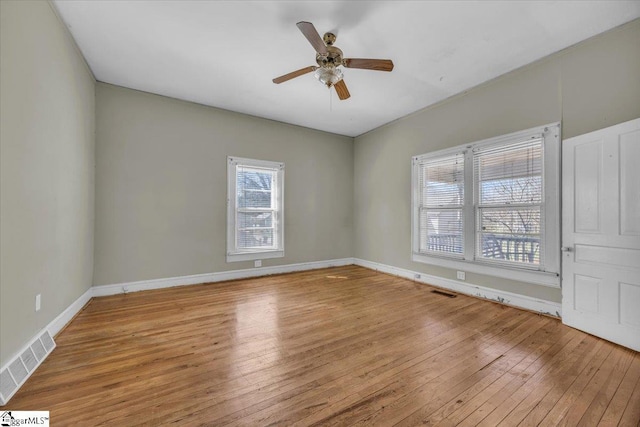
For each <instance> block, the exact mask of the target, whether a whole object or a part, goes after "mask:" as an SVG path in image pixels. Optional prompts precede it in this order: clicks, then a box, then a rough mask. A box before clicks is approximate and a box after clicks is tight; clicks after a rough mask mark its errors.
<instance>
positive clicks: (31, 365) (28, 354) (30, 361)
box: [20, 348, 38, 372]
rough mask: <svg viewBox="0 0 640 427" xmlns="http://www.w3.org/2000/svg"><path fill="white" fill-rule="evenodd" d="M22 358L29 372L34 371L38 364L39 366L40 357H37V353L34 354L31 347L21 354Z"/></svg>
mask: <svg viewBox="0 0 640 427" xmlns="http://www.w3.org/2000/svg"><path fill="white" fill-rule="evenodd" d="M20 358H21V359H22V362H23V363H24V366H26V367H27V371H29V372H31V371H33V370H34V369H35V368H36V366H38V359H36V355H35V354H33V351H32V350H31V348H28V349H26V350H25V351H24V353H22V354H21V355H20Z"/></svg>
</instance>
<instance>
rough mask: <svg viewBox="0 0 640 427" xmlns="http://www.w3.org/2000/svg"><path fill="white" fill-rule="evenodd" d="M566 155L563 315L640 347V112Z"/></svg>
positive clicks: (573, 142)
mask: <svg viewBox="0 0 640 427" xmlns="http://www.w3.org/2000/svg"><path fill="white" fill-rule="evenodd" d="M562 155H563V158H562V191H563V195H562V230H563V231H562V246H563V255H562V320H563V322H564V323H565V324H567V325H569V326H573V327H575V328H577V329H581V330H584V331H586V332H589V333H592V334H594V335H598V336H600V337H602V338H605V339H607V340H610V341H613V342H616V343H618V344H621V345H624V346H626V347H629V348H633V349H634V350H638V351H640V119H636V120H632V121H630V122H626V123H622V124H619V125H616V126H612V127H610V128H606V129H602V130H599V131H596V132H592V133H590V134H586V135H581V136H577V137H575V138H571V139H568V140H566V141H564V142H563V146H562Z"/></svg>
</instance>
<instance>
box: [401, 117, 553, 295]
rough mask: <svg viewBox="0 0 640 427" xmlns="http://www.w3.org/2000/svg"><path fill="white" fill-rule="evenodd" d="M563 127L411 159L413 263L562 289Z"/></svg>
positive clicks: (505, 137) (536, 130) (550, 127)
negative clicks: (561, 177)
mask: <svg viewBox="0 0 640 427" xmlns="http://www.w3.org/2000/svg"><path fill="white" fill-rule="evenodd" d="M559 141H560V125H559V124H552V125H547V126H543V127H540V128H535V129H529V130H526V131H522V132H517V133H514V134H509V135H505V136H501V137H497V138H491V139H489V140H484V141H479V142H476V143H473V144H470V145H466V146H462V147H455V148H453V149H449V150H444V151H439V152H435V153H429V154H425V155H422V156H416V157H414V158H413V210H412V212H413V221H412V223H413V230H412V231H413V238H412V239H413V260H414V261H419V262H426V263H432V264H438V265H442V266H446V267H450V268H456V269H463V270H466V271H471V272H477V273H483V274H490V275H495V276H501V277H508V278H513V279H516V280H522V281H529V282H534V283H541V284H546V285H551V286H557V285H558V283H559V282H558V272H559V265H558V264H559V254H558V251H559V220H560V218H559V191H558V185H559V151H558V150H559Z"/></svg>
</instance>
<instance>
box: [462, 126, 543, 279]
mask: <svg viewBox="0 0 640 427" xmlns="http://www.w3.org/2000/svg"><path fill="white" fill-rule="evenodd" d="M542 142H543V139H542V136H540V135H537V136H533V137H531V138H529V139H527V140H526V141H520V142H514V143H509V144H499V145H494V146H487V147H482V148H477V149H474V151H473V166H474V182H475V205H476V245H475V248H476V250H475V252H476V254H475V255H476V258H478V259H483V260H491V261H495V262H502V263H509V264H511V263H520V264H522V263H524V264H528V265H531V266H535V265H540V260H541V250H542V248H543V247H544V245H543V239H544V235H543V230H544V227H543V224H542V221H543V219H544V216H543V215H542V213H543V212H544V207H543V201H544V197H543V190H542V189H543V182H542V181H543V170H542V168H543V153H542Z"/></svg>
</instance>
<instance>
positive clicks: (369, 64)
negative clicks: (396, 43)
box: [342, 58, 393, 71]
mask: <svg viewBox="0 0 640 427" xmlns="http://www.w3.org/2000/svg"><path fill="white" fill-rule="evenodd" d="M342 64H343V65H344V66H345V67H347V68H362V69H364V70H376V71H391V70H393V61H391V60H390V59H365V58H345V59H343V60H342Z"/></svg>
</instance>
